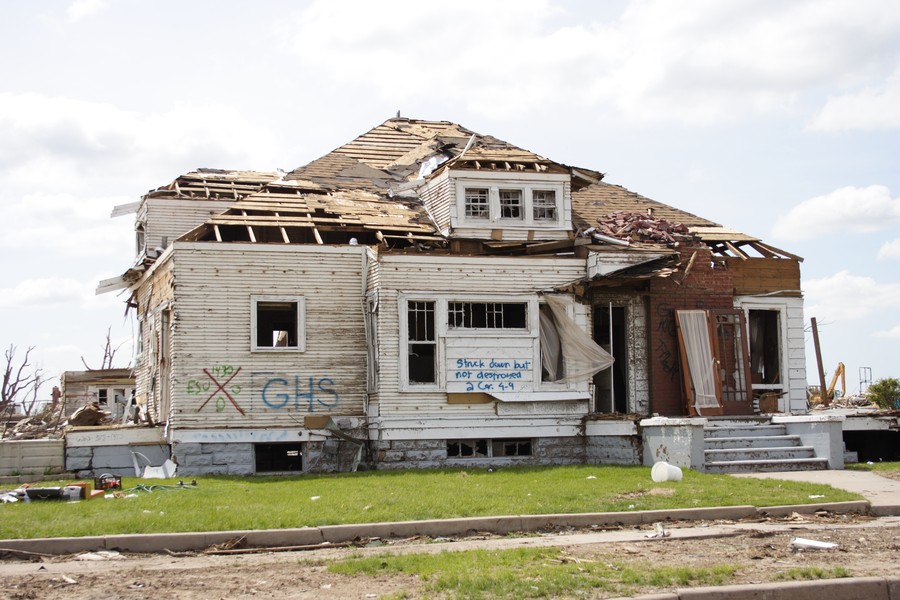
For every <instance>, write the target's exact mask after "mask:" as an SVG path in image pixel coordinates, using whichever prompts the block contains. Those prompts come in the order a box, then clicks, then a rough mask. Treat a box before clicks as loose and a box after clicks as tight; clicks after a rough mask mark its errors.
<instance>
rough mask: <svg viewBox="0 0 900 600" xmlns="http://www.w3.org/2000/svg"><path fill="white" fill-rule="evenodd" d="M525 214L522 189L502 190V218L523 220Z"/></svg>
mask: <svg viewBox="0 0 900 600" xmlns="http://www.w3.org/2000/svg"><path fill="white" fill-rule="evenodd" d="M523 215H524V211H523V206H522V190H503V189H501V190H500V218H501V219H517V220H521V219H522V217H523Z"/></svg>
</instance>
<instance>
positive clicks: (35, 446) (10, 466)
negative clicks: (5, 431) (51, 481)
mask: <svg viewBox="0 0 900 600" xmlns="http://www.w3.org/2000/svg"><path fill="white" fill-rule="evenodd" d="M64 447H65V442H63V440H17V441H4V442H2V443H0V477H9V476H15V475H49V474H51V473H61V472H62V471H63V460H64V457H65V449H64Z"/></svg>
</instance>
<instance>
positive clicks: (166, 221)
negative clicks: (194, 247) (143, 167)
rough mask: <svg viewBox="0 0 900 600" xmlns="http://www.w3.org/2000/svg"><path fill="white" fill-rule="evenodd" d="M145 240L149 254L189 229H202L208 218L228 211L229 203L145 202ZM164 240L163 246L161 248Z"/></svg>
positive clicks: (195, 201) (207, 201)
mask: <svg viewBox="0 0 900 600" xmlns="http://www.w3.org/2000/svg"><path fill="white" fill-rule="evenodd" d="M144 204H145V206H146V220H145V221H144V222H145V223H146V225H145V236H146V240H147V242H146V244H147V248H148V249H149V250H153V249H154V248H157V247H160V246H166V245H168V244H171V243H172V242H174V241H175V239H176V238H178V237H181V236H182V235H184V234H185V233H187V232H188V231H190V230H191V229H194V228H195V227H198V226H199V225H202V224H203V223H205V222H206V221H208V220H209V218H210V217H212V216H214V215H218V214H220V213H222V212H224V211H225V210H227V209H228V207H230V206H231V205H232V204H234V201H233V200H173V199H171V198H148V199H147V200H145V201H144ZM163 238H165V241H166V244H163V241H164V240H163Z"/></svg>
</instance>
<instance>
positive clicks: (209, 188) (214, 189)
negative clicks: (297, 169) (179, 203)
mask: <svg viewBox="0 0 900 600" xmlns="http://www.w3.org/2000/svg"><path fill="white" fill-rule="evenodd" d="M276 179H278V174H277V173H275V172H267V171H238V170H224V169H197V170H196V171H191V172H189V173H185V174H184V175H181V176H180V177H178V178H176V179H175V180H174V181H172V182H171V183H169V184H167V185H164V186H162V187H158V188H156V189H155V190H150V191H149V192H147V194H145V195H144V198H178V199H202V200H240V199H241V198H244V197H245V196H248V195H250V194H252V193H254V192H258V191H260V190H261V189H263V187H265V185H266V184H267V183H269V182H270V181H273V180H276Z"/></svg>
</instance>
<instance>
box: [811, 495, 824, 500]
mask: <svg viewBox="0 0 900 600" xmlns="http://www.w3.org/2000/svg"><path fill="white" fill-rule="evenodd" d="M824 497H825V494H810V495H809V499H810V500H817V499H819V498H824Z"/></svg>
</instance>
